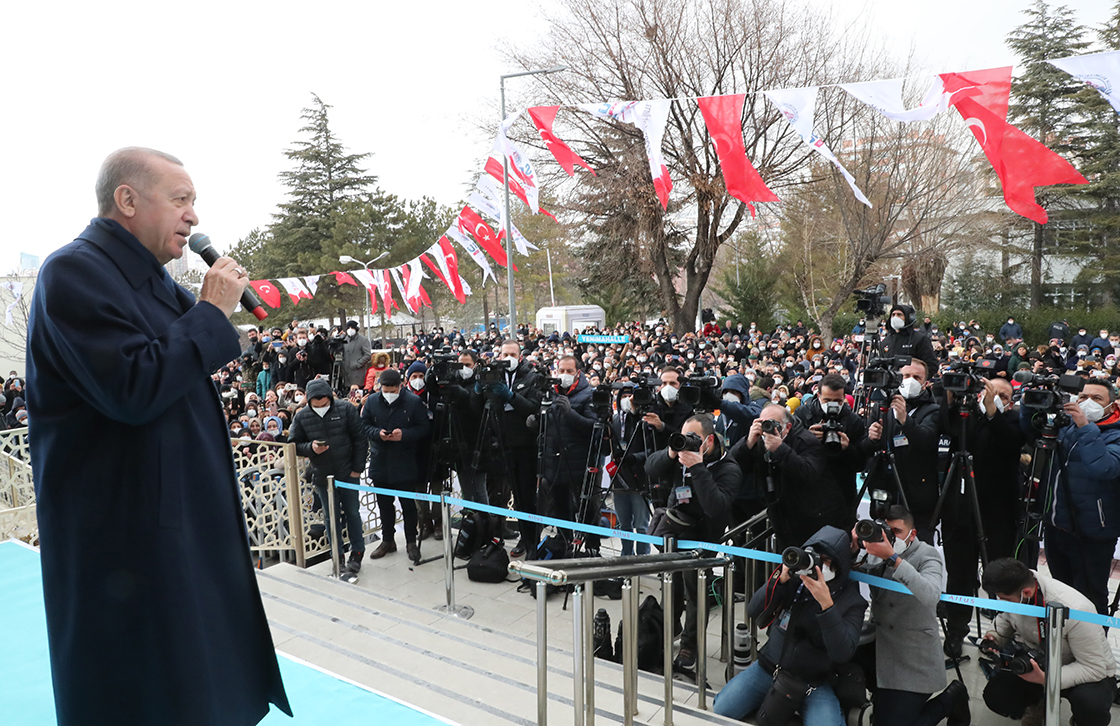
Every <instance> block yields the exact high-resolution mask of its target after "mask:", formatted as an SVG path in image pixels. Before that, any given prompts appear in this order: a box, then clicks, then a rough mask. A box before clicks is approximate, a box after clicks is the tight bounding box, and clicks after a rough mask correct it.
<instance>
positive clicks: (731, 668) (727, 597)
mask: <svg viewBox="0 0 1120 726" xmlns="http://www.w3.org/2000/svg"><path fill="white" fill-rule="evenodd" d="M722 635H723V643H722V644H721V646H720V649H721V650H722V651H723V653H724V655H726V656H727V665H726V666H725V671H724V672H725V673H726V675H727V681H728V682H730V681H731V679H732V677H734V675H735V644H734V638H735V558H734V557H732V558H731V560H730V561H729V562H728V563H727V565H726V566H725V567H724V568H723V633H722Z"/></svg>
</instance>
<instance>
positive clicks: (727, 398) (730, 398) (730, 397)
mask: <svg viewBox="0 0 1120 726" xmlns="http://www.w3.org/2000/svg"><path fill="white" fill-rule="evenodd" d="M723 400H724V401H734V402H735V403H738V402H739V396H738V395H737V394H736V393H734V392H732V391H728V392H727V393H725V394H723Z"/></svg>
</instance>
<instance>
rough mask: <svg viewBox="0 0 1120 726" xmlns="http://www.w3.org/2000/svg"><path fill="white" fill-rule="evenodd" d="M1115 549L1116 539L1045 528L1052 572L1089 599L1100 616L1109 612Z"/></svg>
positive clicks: (1047, 557)
mask: <svg viewBox="0 0 1120 726" xmlns="http://www.w3.org/2000/svg"><path fill="white" fill-rule="evenodd" d="M1115 550H1116V540H1115V539H1090V538H1088V537H1076V536H1074V534H1073V533H1072V532H1066V531H1065V530H1062V529H1058V528H1057V527H1047V529H1046V562H1047V564H1048V565H1049V566H1050V574H1051V575H1053V576H1054V577H1056V578H1058V579H1059V580H1061V581H1062V582H1064V583H1066V584H1067V585H1069V586H1070V587H1072V588H1074V589H1076V590H1077V591H1078V592H1080V593H1081V594H1082V595H1084V596H1085V597H1087V598H1089V599H1090V600H1091V601H1092V602H1093V607H1095V608H1096V609H1097V612H1098V613H1100V614H1101V615H1107V614H1108V577H1109V573H1110V572H1111V571H1112V553H1113V552H1114V551H1115Z"/></svg>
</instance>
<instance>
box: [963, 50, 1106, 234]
mask: <svg viewBox="0 0 1120 726" xmlns="http://www.w3.org/2000/svg"><path fill="white" fill-rule="evenodd" d="M941 80H942V81H943V82H944V84H945V93H947V94H950V100H949V105H950V106H953V107H955V108H956V109H957V112H958V113H960V115H961V118H963V119H964V122H965V123H966V124H968V128H969V130H970V131H972V135H973V136H975V137H976V141H977V142H979V144H980V148H981V149H983V151H984V156H986V157H987V158H988V161H989V162H991V164H992V169H994V170H995V172H996V176H998V177H999V181H1000V184H1002V185H1003V200H1004V202H1006V203H1007V206H1008V208H1009V209H1011V211H1012V212H1015V213H1016V214H1018V215H1020V216H1022V217H1026V218H1027V219H1030V220H1032V221H1035V222H1038V223H1039V224H1046V221H1047V219H1048V218H1049V217H1048V215H1047V214H1046V210H1045V209H1043V208H1042V206H1041V205H1039V204H1038V202H1037V201H1036V199H1035V187H1048V186H1051V185H1053V184H1088V183H1089V181H1088V180H1087V179H1086V178H1085V177H1084V176H1082V175H1081V173H1080V172H1079V171H1077V169H1074V168H1073V165H1072V164H1070V163H1069V162H1068V161H1066V160H1065V159H1064V158H1062V157H1061V156H1060V155H1058V154H1056V153H1055V152H1053V151H1051V150H1050V149H1049V148H1047V147H1046V145H1045V144H1043V143H1042V142H1040V141H1038V140H1036V139H1034V138H1032V137H1030V136H1028V135H1027V134H1026V133H1024V132H1023V131H1021V130H1019V129H1018V128H1016V127H1015V126H1012V125H1011V124H1009V123H1008V122H1007V102H1008V97H1009V96H1010V94H1011V66H1006V67H1003V68H988V69H985V70H980V71H967V72H964V73H942V74H941Z"/></svg>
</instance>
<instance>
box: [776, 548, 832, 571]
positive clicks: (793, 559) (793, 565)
mask: <svg viewBox="0 0 1120 726" xmlns="http://www.w3.org/2000/svg"><path fill="white" fill-rule="evenodd" d="M782 564H783V565H785V566H786V569H787V570H789V571H790V574H791V575H808V576H809V577H812V578H813V579H816V577H817V571H816V568H818V567H821V566H822V565H823V564H824V558H823V557H821V556H820V554H818V553H817V552H816V551H814V550H813V547H812V545H810V546H808V547H786V548H785V550H784V551H783V552H782Z"/></svg>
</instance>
